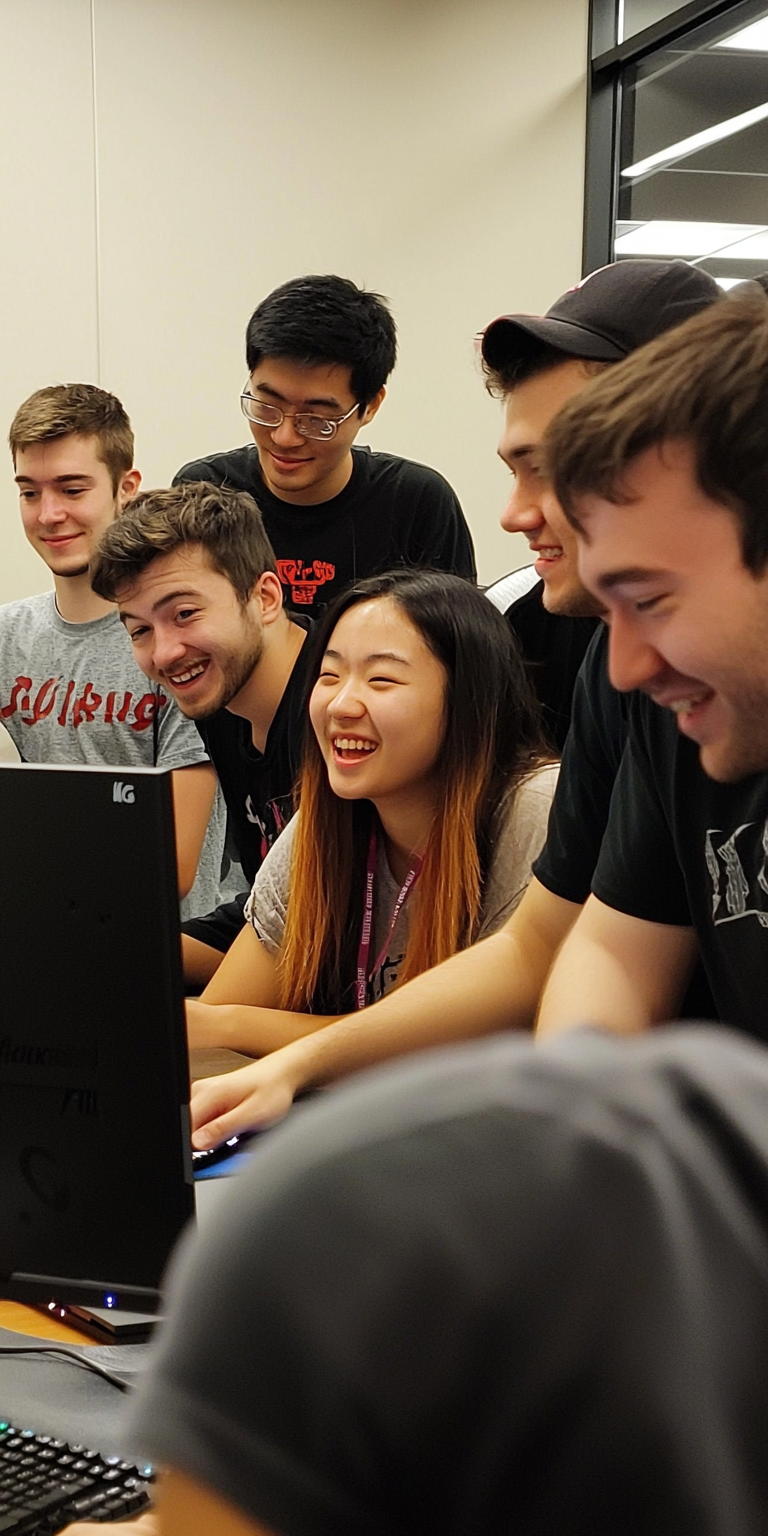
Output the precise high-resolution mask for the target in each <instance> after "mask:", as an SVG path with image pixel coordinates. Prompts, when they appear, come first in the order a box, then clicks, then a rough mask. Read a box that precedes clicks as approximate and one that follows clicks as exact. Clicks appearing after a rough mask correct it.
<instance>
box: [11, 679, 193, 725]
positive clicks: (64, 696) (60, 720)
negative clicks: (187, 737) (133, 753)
mask: <svg viewBox="0 0 768 1536" xmlns="http://www.w3.org/2000/svg"><path fill="white" fill-rule="evenodd" d="M34 686H35V685H34V684H33V682H32V679H31V677H21V676H19V677H17V678H16V681H15V683H14V685H13V687H12V689H11V697H10V700H9V702H8V703H7V704H5V705H4V706H3V708H2V709H0V720H9V719H10V718H11V715H15V714H18V715H19V718H20V720H21V723H22V725H37V724H38V721H40V720H45V719H47V717H48V715H50V714H52V713H53V710H54V708H55V706H56V704H57V703H58V704H60V708H59V711H58V714H57V715H56V721H57V724H58V725H74V726H78V725H90V724H91V722H92V721H93V720H95V719H96V718H97V715H98V717H99V719H100V720H103V721H104V723H105V724H106V725H112V724H113V723H114V721H116V720H117V721H118V722H119V723H120V725H127V726H128V727H129V729H130V730H132V731H146V730H148V729H149V727H150V726H151V724H152V721H153V720H154V718H155V715H156V714H157V713H158V711H159V710H161V709H162V708H163V705H164V704H167V703H168V700H167V698H166V696H165V694H164V693H143V694H142V695H141V697H140V698H138V699H137V700H136V702H135V704H134V701H133V694H132V693H128V692H125V693H122V694H118V693H115V692H112V693H108V694H107V696H106V698H103V697H102V695H101V694H100V693H97V692H96V689H95V688H94V686H93V683H86V684H85V686H84V687H83V689H82V691H81V692H80V693H79V694H77V697H75V691H76V687H77V684H76V683H75V680H74V678H71V679H70V681H69V682H68V683H67V684H66V686H65V685H64V679H63V678H62V677H49V678H46V681H45V682H44V683H41V684H40V686H39V688H37V690H36V692H35V696H34V699H33V697H32V689H33V687H34ZM60 689H61V692H60V691H59V690H60ZM102 705H103V708H102ZM99 712H100V713H99ZM67 716H69V718H67Z"/></svg>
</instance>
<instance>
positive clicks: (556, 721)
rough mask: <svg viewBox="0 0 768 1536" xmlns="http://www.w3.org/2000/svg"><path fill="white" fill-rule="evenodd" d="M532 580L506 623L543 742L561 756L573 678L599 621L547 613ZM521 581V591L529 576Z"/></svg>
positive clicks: (540, 583)
mask: <svg viewBox="0 0 768 1536" xmlns="http://www.w3.org/2000/svg"><path fill="white" fill-rule="evenodd" d="M531 570H532V568H531ZM532 574H533V577H534V580H533V581H532V582H530V584H529V585H528V590H527V591H524V592H522V593H521V595H520V596H519V597H517V598H515V600H514V602H512V603H510V605H509V607H508V608H506V609H505V611H504V617H505V619H506V620H507V623H508V624H509V626H510V628H511V630H512V633H513V634H514V635H515V636H516V638H517V639H518V641H519V642H520V649H521V651H522V653H523V655H524V657H525V660H526V663H527V665H528V671H529V675H530V679H531V682H532V684H533V687H534V690H535V692H536V697H537V699H538V701H539V703H540V705H541V713H542V719H543V722H544V729H545V731H546V733H547V737H548V739H549V740H550V741H551V743H552V745H553V746H554V747H556V748H557V751H558V752H562V750H563V747H564V746H565V738H566V736H567V735H568V727H569V726H570V723H571V708H572V701H573V690H574V687H575V684H576V677H577V674H578V671H579V668H580V666H581V663H582V661H583V660H584V655H585V652H586V650H587V647H588V645H589V642H590V640H591V639H592V636H593V635H594V633H595V630H596V629H597V627H598V625H599V624H600V623H601V620H600V619H587V618H583V619H571V618H566V617H565V616H561V615H559V614H555V613H548V612H547V609H546V608H545V607H544V604H543V602H542V595H543V592H544V583H543V581H539V580H536V579H535V576H536V573H535V571H532ZM520 575H521V577H522V578H523V582H521V585H522V584H523V583H524V581H525V578H526V577H527V576H528V575H529V571H528V569H525V570H523V571H521V573H520Z"/></svg>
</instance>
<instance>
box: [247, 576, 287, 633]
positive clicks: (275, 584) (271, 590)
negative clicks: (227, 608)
mask: <svg viewBox="0 0 768 1536" xmlns="http://www.w3.org/2000/svg"><path fill="white" fill-rule="evenodd" d="M251 597H253V598H255V599H256V601H257V603H258V604H259V607H260V608H261V622H262V624H274V622H275V620H276V619H279V617H280V614H281V613H282V611H283V589H282V587H281V585H280V578H279V576H276V575H275V573H274V571H265V572H264V575H263V576H260V577H259V579H258V581H257V582H255V583H254V586H253V590H252V592H251Z"/></svg>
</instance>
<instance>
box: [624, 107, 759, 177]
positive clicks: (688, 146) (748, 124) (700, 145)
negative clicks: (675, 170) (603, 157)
mask: <svg viewBox="0 0 768 1536" xmlns="http://www.w3.org/2000/svg"><path fill="white" fill-rule="evenodd" d="M766 117H768V101H764V102H761V104H760V106H759V107H750V108H749V111H748V112H739V114H738V116H737V117H728V118H726V119H725V121H724V122H722V123H713V124H712V126H711V127H710V128H702V130H701V132H700V133H692V134H691V135H690V137H689V138H687V139H680V140H679V141H678V143H677V144H670V145H668V147H667V148H666V149H657V150H656V153H655V154H653V155H646V157H645V159H644V160H638V161H636V163H635V164H634V165H628V166H627V167H626V169H625V170H623V171H622V173H621V174H622V176H626V177H627V179H628V180H630V181H636V180H637V179H638V178H639V177H640V176H648V175H649V174H650V172H651V171H661V170H663V169H664V168H665V167H666V166H668V165H673V164H674V163H675V161H676V160H685V159H686V158H687V156H688V155H695V154H696V152H697V150H700V149H706V148H707V146H708V145H709V144H719V143H720V140H721V139H729V138H730V137H731V135H732V134H734V133H743V132H744V129H745V128H752V127H753V126H754V124H755V123H762V122H763V120H764V119H765V118H766Z"/></svg>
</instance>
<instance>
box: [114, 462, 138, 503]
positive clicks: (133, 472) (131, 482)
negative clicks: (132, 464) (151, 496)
mask: <svg viewBox="0 0 768 1536" xmlns="http://www.w3.org/2000/svg"><path fill="white" fill-rule="evenodd" d="M140 485H141V474H140V472H139V470H138V469H129V470H128V471H127V473H126V474H124V475H121V476H120V483H119V485H118V487H117V505H118V507H119V509H120V511H121V512H122V510H123V507H124V506H125V503H126V502H127V501H130V500H131V497H132V496H135V495H136V492H137V490H138V489H139V486H140Z"/></svg>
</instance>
